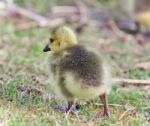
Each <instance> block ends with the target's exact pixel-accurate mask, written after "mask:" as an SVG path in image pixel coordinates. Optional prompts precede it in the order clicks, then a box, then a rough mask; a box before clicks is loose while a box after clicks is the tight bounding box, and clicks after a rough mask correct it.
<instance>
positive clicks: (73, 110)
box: [55, 105, 80, 114]
mask: <svg viewBox="0 0 150 126" xmlns="http://www.w3.org/2000/svg"><path fill="white" fill-rule="evenodd" d="M55 109H56V110H58V111H63V112H66V113H67V112H68V111H70V113H72V114H75V113H78V112H79V111H80V109H78V108H76V107H71V108H70V109H69V110H68V106H67V105H58V106H56V107H55Z"/></svg>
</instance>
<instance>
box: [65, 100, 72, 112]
mask: <svg viewBox="0 0 150 126" xmlns="http://www.w3.org/2000/svg"><path fill="white" fill-rule="evenodd" d="M72 105H73V101H68V107H67V109H66V113H67V112H69V110H70V109H71V107H72Z"/></svg>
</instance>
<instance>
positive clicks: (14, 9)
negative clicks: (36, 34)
mask: <svg viewBox="0 0 150 126" xmlns="http://www.w3.org/2000/svg"><path fill="white" fill-rule="evenodd" d="M7 9H8V11H9V12H10V13H12V14H18V15H21V16H22V17H26V18H29V19H31V20H33V21H35V22H36V23H37V25H39V26H41V27H47V26H49V27H56V26H58V25H61V24H63V23H64V22H65V19H64V18H56V19H53V20H51V19H49V18H46V17H43V16H41V15H39V14H36V13H34V12H31V11H29V10H27V9H25V8H21V7H19V6H17V5H15V4H13V5H8V6H7ZM34 25H35V24H34Z"/></svg>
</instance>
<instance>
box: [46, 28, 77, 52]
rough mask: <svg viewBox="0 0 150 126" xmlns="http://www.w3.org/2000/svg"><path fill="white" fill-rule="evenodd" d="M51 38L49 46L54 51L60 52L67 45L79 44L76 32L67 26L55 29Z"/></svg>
mask: <svg viewBox="0 0 150 126" xmlns="http://www.w3.org/2000/svg"><path fill="white" fill-rule="evenodd" d="M49 40H50V43H49V45H48V46H49V48H50V49H51V51H52V52H54V53H58V52H60V51H62V50H63V49H65V48H67V47H71V46H73V45H76V44H77V38H76V35H75V33H74V32H73V31H72V30H71V29H70V28H68V27H66V26H63V27H60V28H58V29H57V30H54V31H53V32H52V34H51V37H50V39H49Z"/></svg>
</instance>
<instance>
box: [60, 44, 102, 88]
mask: <svg viewBox="0 0 150 126" xmlns="http://www.w3.org/2000/svg"><path fill="white" fill-rule="evenodd" d="M66 51H67V52H69V53H70V54H69V55H67V56H66V57H64V58H63V59H62V60H61V61H60V71H71V72H73V73H74V74H75V76H76V78H77V79H78V78H79V79H81V80H82V81H83V83H84V84H85V85H89V86H98V85H100V82H101V79H102V66H101V63H100V59H99V58H98V57H97V55H96V54H94V53H93V52H90V51H88V50H86V49H85V48H84V46H80V45H77V46H73V47H70V48H68V49H66ZM83 86H84V85H83ZM85 87H86V86H85Z"/></svg>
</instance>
